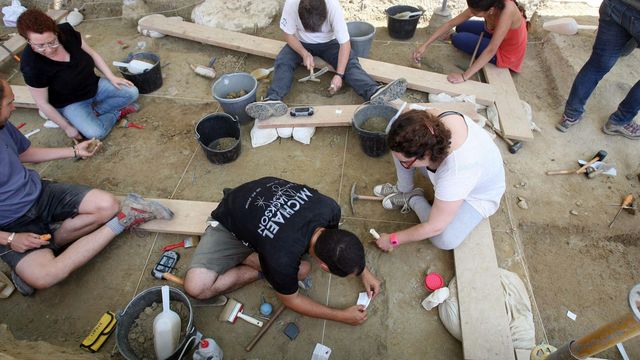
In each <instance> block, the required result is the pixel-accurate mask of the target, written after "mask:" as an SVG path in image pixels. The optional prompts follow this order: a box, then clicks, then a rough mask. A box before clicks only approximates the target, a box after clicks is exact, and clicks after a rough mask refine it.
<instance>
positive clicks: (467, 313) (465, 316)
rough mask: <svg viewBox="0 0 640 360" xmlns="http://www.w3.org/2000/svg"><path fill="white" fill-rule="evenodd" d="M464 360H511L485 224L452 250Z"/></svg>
mask: <svg viewBox="0 0 640 360" xmlns="http://www.w3.org/2000/svg"><path fill="white" fill-rule="evenodd" d="M453 257H454V261H455V266H456V278H457V281H458V302H459V306H460V323H461V327H462V350H463V353H464V358H465V360H494V359H501V360H510V359H515V353H514V349H513V342H512V340H511V330H510V329H509V320H508V318H507V312H506V309H505V305H504V293H503V290H502V286H501V284H500V277H499V274H498V262H497V260H496V251H495V248H494V245H493V236H492V235H491V225H490V224H489V220H483V221H482V222H481V223H480V224H479V225H478V226H477V227H476V228H475V229H474V230H473V231H472V232H471V234H469V236H468V237H467V239H466V240H465V241H464V242H463V243H462V245H460V246H459V247H458V248H456V249H455V250H453Z"/></svg>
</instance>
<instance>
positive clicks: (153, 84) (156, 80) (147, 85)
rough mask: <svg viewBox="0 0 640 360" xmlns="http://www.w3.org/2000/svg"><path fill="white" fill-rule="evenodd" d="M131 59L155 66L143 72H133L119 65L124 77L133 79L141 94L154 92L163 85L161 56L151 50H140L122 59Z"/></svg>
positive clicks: (124, 60) (126, 60) (125, 60)
mask: <svg viewBox="0 0 640 360" xmlns="http://www.w3.org/2000/svg"><path fill="white" fill-rule="evenodd" d="M131 60H142V61H146V62H148V63H150V64H153V67H152V68H151V69H149V70H147V71H145V72H143V73H142V74H132V73H130V72H129V71H128V70H127V68H123V67H118V70H120V72H121V73H122V77H124V78H125V79H127V80H129V81H131V82H132V83H133V85H135V86H136V87H137V88H138V92H139V93H140V94H149V93H152V92H154V91H156V90H158V89H160V87H161V86H162V66H160V56H158V55H156V54H154V53H151V52H138V53H133V54H129V56H127V57H126V58H125V59H123V60H122V62H124V63H128V62H130V61H131Z"/></svg>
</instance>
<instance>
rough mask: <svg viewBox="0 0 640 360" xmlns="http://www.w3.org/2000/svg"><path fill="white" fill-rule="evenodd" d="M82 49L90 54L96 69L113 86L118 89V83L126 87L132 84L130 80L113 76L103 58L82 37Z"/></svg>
mask: <svg viewBox="0 0 640 360" xmlns="http://www.w3.org/2000/svg"><path fill="white" fill-rule="evenodd" d="M82 50H84V52H86V53H87V54H89V56H91V58H92V59H93V62H94V63H95V64H96V68H98V70H100V72H101V73H103V74H104V76H105V77H106V78H107V80H109V81H111V83H112V84H113V86H115V87H116V88H118V89H120V85H124V86H128V87H132V86H133V83H132V82H131V81H129V80H127V79H123V78H121V77H118V76H115V75H114V74H113V72H112V71H111V69H110V68H109V66H108V65H107V63H105V62H104V59H103V58H102V56H100V54H98V53H97V52H96V51H95V50H93V49H92V48H91V46H89V45H87V43H86V42H84V39H82Z"/></svg>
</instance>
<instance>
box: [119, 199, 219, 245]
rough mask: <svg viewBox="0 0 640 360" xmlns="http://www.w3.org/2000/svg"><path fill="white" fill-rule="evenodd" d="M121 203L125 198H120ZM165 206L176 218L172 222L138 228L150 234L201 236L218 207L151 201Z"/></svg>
mask: <svg viewBox="0 0 640 360" xmlns="http://www.w3.org/2000/svg"><path fill="white" fill-rule="evenodd" d="M118 199H119V200H120V201H122V200H123V199H124V197H122V196H120V197H118ZM149 200H155V201H158V202H159V203H161V204H163V205H165V206H166V207H168V208H169V209H171V211H173V213H174V216H173V219H171V220H152V221H149V222H147V223H144V224H142V225H140V226H139V227H138V229H142V230H145V231H149V232H158V233H166V234H184V235H197V236H200V235H202V234H203V233H204V230H205V229H206V228H207V219H208V218H209V216H210V215H211V211H213V209H215V208H216V207H217V206H218V203H217V202H207V201H189V200H172V199H149Z"/></svg>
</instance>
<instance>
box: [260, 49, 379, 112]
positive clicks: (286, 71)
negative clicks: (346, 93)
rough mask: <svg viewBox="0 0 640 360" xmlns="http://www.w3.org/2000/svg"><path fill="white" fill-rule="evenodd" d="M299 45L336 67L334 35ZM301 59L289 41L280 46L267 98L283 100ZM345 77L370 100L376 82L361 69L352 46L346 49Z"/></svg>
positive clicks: (336, 57)
mask: <svg viewBox="0 0 640 360" xmlns="http://www.w3.org/2000/svg"><path fill="white" fill-rule="evenodd" d="M302 46H304V48H305V49H306V50H307V51H308V52H310V53H311V55H313V56H318V57H320V58H321V59H322V60H324V61H326V62H327V63H329V64H330V65H331V66H333V68H334V69H335V68H337V67H338V53H339V51H340V44H338V41H336V40H335V39H334V40H331V41H329V42H326V43H320V44H307V43H302ZM301 63H302V57H301V56H300V55H298V53H297V52H295V51H294V50H293V49H292V48H291V47H290V46H289V45H285V46H284V48H282V50H280V53H279V54H278V56H277V57H276V61H275V65H274V67H275V70H274V73H273V80H272V82H271V86H269V89H268V90H267V98H268V99H269V100H282V99H284V97H285V96H287V94H288V93H289V90H291V83H292V82H293V73H294V71H295V69H296V67H298V65H300V64H301ZM344 81H345V82H346V83H347V84H349V85H350V86H351V87H352V88H353V90H355V92H356V93H357V94H358V95H360V96H361V97H362V98H364V99H365V100H369V98H371V96H372V95H373V94H374V93H375V92H376V90H377V89H378V87H379V85H378V83H376V82H375V81H374V80H373V79H372V78H371V76H369V74H367V73H366V72H365V71H364V70H363V69H362V66H360V63H359V62H358V58H357V57H356V56H355V55H354V53H353V50H352V51H351V52H350V53H349V62H348V63H347V68H346V70H345V72H344Z"/></svg>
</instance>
